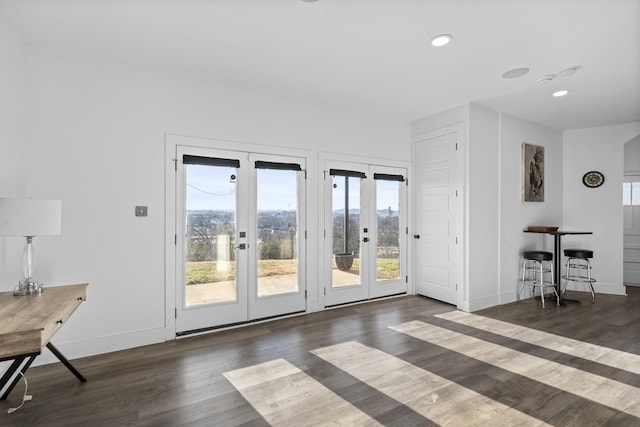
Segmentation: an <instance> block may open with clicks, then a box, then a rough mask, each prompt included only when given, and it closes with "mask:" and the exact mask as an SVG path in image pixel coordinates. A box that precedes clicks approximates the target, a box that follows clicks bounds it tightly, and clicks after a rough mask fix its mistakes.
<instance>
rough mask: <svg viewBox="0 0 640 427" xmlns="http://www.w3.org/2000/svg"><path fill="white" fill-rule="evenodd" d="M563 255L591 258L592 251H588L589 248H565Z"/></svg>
mask: <svg viewBox="0 0 640 427" xmlns="http://www.w3.org/2000/svg"><path fill="white" fill-rule="evenodd" d="M564 256H566V257H569V258H582V259H589V258H593V251H590V250H589V249H565V250H564Z"/></svg>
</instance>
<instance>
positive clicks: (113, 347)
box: [32, 327, 166, 366]
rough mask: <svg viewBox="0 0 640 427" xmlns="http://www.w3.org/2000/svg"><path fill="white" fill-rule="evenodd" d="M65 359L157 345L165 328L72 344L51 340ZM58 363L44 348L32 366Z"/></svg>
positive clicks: (162, 339)
mask: <svg viewBox="0 0 640 427" xmlns="http://www.w3.org/2000/svg"><path fill="white" fill-rule="evenodd" d="M51 341H52V342H53V343H54V344H55V346H56V347H57V348H58V349H59V350H60V351H61V352H62V353H63V354H64V355H65V357H66V358H67V359H77V358H79V357H87V356H95V355H97V354H104V353H111V352H113V351H119V350H127V349H131V348H135V347H142V346H145V345H149V344H157V343H159V342H164V341H166V340H165V328H164V327H162V328H154V329H146V330H143V331H133V332H127V333H124V334H118V335H109V336H104V337H98V338H92V339H87V340H81V341H73V342H58V341H56V339H55V337H53V340H51ZM54 362H58V359H57V358H56V357H55V356H54V355H53V354H52V353H51V352H50V351H49V350H47V349H46V348H43V349H42V354H41V355H40V356H38V357H37V358H36V360H35V361H34V362H33V365H32V366H39V365H46V364H49V363H54Z"/></svg>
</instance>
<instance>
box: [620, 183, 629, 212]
mask: <svg viewBox="0 0 640 427" xmlns="http://www.w3.org/2000/svg"><path fill="white" fill-rule="evenodd" d="M630 204H631V183H630V182H623V183H622V205H623V206H629V205H630Z"/></svg>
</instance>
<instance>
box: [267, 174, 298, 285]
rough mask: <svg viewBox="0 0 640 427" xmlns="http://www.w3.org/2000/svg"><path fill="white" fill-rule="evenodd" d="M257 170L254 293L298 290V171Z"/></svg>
mask: <svg viewBox="0 0 640 427" xmlns="http://www.w3.org/2000/svg"><path fill="white" fill-rule="evenodd" d="M256 173H257V195H256V196H257V240H258V266H257V272H258V274H257V275H258V277H257V280H258V285H257V295H258V297H264V296H270V295H278V294H285V293H290V292H298V288H299V287H298V172H297V171H295V170H277V169H257V171H256Z"/></svg>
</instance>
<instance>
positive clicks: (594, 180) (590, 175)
mask: <svg viewBox="0 0 640 427" xmlns="http://www.w3.org/2000/svg"><path fill="white" fill-rule="evenodd" d="M582 183H583V184H584V185H586V186H587V187H589V188H596V187H600V186H601V185H602V184H603V183H604V175H603V174H602V172H598V171H590V172H587V173H585V174H584V176H583V177H582Z"/></svg>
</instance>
